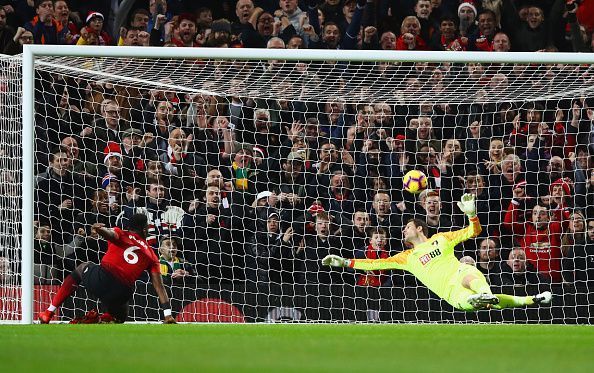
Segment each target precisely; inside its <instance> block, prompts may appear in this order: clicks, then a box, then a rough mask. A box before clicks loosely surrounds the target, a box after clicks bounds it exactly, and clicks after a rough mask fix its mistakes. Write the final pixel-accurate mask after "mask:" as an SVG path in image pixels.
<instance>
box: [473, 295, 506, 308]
mask: <svg viewBox="0 0 594 373" xmlns="http://www.w3.org/2000/svg"><path fill="white" fill-rule="evenodd" d="M468 303H469V304H470V305H471V306H472V307H474V308H476V309H482V308H490V307H491V305H493V304H497V303H499V298H497V297H496V296H494V295H493V294H487V293H480V294H472V295H471V296H469V297H468Z"/></svg>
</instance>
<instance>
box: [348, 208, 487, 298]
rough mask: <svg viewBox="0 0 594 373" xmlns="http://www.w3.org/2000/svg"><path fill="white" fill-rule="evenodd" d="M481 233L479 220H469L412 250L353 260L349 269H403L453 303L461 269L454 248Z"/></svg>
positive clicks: (432, 237) (434, 236)
mask: <svg viewBox="0 0 594 373" xmlns="http://www.w3.org/2000/svg"><path fill="white" fill-rule="evenodd" d="M480 232H481V224H480V222H479V220H478V217H474V218H471V219H470V225H469V226H468V227H466V228H464V229H461V230H458V231H454V232H447V233H438V234H435V235H433V236H431V238H429V239H428V240H427V241H425V242H423V243H422V244H419V245H417V246H415V247H414V248H413V249H410V250H406V251H403V252H401V253H398V254H396V255H394V256H392V257H389V258H386V259H352V260H351V261H350V266H351V267H352V268H355V269H362V270H366V271H371V270H377V269H403V270H405V271H408V272H410V273H412V274H413V275H415V277H416V278H417V279H419V281H421V282H422V283H423V284H424V285H425V286H427V287H428V288H429V290H431V291H433V292H434V293H435V294H437V295H438V296H439V297H441V298H442V299H445V300H446V301H448V303H450V304H451V302H450V299H449V298H450V295H451V293H452V290H453V289H455V285H459V284H457V283H454V282H453V280H455V278H456V274H457V272H458V270H459V268H460V262H459V261H458V259H456V256H455V255H454V247H455V246H456V245H457V244H459V243H460V242H462V241H466V240H467V239H469V238H472V237H476V236H477V235H478V234H479V233H480Z"/></svg>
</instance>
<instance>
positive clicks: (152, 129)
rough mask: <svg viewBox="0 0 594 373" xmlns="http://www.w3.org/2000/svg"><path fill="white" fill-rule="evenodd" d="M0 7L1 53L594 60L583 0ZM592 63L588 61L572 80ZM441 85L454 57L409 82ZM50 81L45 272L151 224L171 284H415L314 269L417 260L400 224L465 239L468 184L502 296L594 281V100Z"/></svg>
mask: <svg viewBox="0 0 594 373" xmlns="http://www.w3.org/2000/svg"><path fill="white" fill-rule="evenodd" d="M0 4H3V6H0V50H4V51H5V53H11V54H14V53H19V52H20V51H21V50H22V44H25V43H44V44H77V45H89V44H93V45H126V46H148V45H153V46H167V47H204V46H208V47H243V48H250V47H262V48H293V49H299V48H322V49H337V48H338V49H369V50H374V49H384V50H452V51H466V50H475V51H485V52H505V51H533V52H535V51H543V52H545V51H578V52H592V51H593V49H594V40H593V38H592V32H593V31H594V29H593V26H594V25H593V24H592V23H590V19H589V18H592V17H589V16H592V14H591V13H590V12H588V9H591V8H588V7H589V6H591V2H590V1H588V0H585V1H583V2H575V3H571V2H569V4H567V3H566V1H565V0H551V1H547V0H543V1H512V0H498V1H497V0H492V1H487V0H483V1H455V0H452V1H447V0H443V1H439V0H416V1H415V0H401V1H396V0H345V1H342V0H325V1H322V0H320V1H315V0H309V1H299V2H298V1H297V0H280V1H273V0H268V1H267V0H262V1H257V0H254V1H252V0H238V1H197V2H194V1H182V0H169V1H165V0H150V1H127V0H124V1H111V2H100V1H85V2H82V1H75V0H73V1H65V0H58V1H50V0H45V1H44V0H37V1H35V2H34V4H33V2H32V1H24V0H22V1H19V0H14V1H1V0H0ZM578 5H579V7H578ZM584 7H585V8H586V11H585V12H584V10H583V8H584ZM123 13H125V16H123V15H122V14H123ZM593 13H594V11H593ZM272 65H274V61H268V65H266V66H259V67H257V68H259V69H271V68H273V66H272ZM302 65H303V66H301V67H300V68H301V69H302V70H304V69H307V66H306V64H302ZM565 68H566V67H564V66H560V65H559V66H554V67H551V69H549V70H547V71H545V72H541V73H542V74H547V73H553V74H554V73H555V72H558V71H561V72H562V71H565ZM588 68H589V67H587V66H586V67H579V66H578V67H576V68H575V69H576V71H575V74H576V76H577V77H579V78H580V79H581V78H583V77H582V75H580V74H581V73H584V74H585V71H588ZM457 71H459V72H461V73H460V74H461V77H462V78H461V79H475V80H476V81H478V82H484V85H485V86H491V87H492V88H493V87H500V84H503V83H502V81H505V82H506V83H505V84H507V80H508V79H510V80H511V79H512V78H513V77H512V76H506V75H502V74H500V73H499V74H489V66H486V65H480V64H471V65H468V66H466V67H463V68H461V69H460V70H457ZM254 73H255V74H257V71H255V72H254ZM509 73H510V74H517V75H521V74H522V73H521V72H518V71H517V70H515V69H510V70H509ZM446 74H448V69H447V68H446V65H445V64H444V65H443V66H442V65H440V64H437V65H429V64H424V65H423V64H420V65H418V66H416V67H412V68H411V70H410V74H409V75H408V76H407V79H409V80H408V82H409V83H410V85H411V86H412V87H413V88H414V86H415V85H417V84H421V83H422V82H426V81H429V82H431V81H433V82H435V81H440V80H441V78H436V75H440V76H441V75H446ZM41 78H42V79H40V80H41V83H40V88H41V89H40V90H39V91H40V92H41V93H40V94H38V97H37V104H36V162H37V163H36V164H37V180H36V216H37V222H36V235H35V243H36V246H35V248H36V263H37V264H38V266H36V271H37V275H38V280H39V281H40V282H44V281H52V280H53V279H58V280H59V279H60V276H61V273H62V272H61V270H62V269H64V270H69V269H72V268H74V267H75V266H76V265H77V263H78V262H80V261H86V260H91V261H97V260H98V258H99V257H100V256H101V252H103V251H104V250H105V243H104V242H103V241H99V240H98V239H97V237H94V236H93V234H92V232H91V230H90V226H91V225H92V224H93V223H96V222H101V223H104V224H106V225H107V226H115V225H118V226H122V227H124V228H125V227H126V225H127V219H128V218H129V217H130V216H132V215H133V214H134V213H137V212H142V213H145V214H147V216H148V217H149V222H150V237H149V243H150V244H151V245H153V247H154V248H155V250H158V251H159V253H160V255H161V268H162V273H163V276H164V277H165V278H166V279H167V280H168V281H171V282H174V283H175V282H183V281H189V279H190V278H191V279H192V281H194V280H195V281H200V282H208V283H214V284H219V283H230V282H236V281H250V282H255V283H264V284H266V283H271V282H275V283H281V282H282V283H290V284H295V283H297V284H350V285H354V286H368V287H378V286H387V285H390V284H402V283H403V282H404V283H406V281H407V279H406V277H404V276H402V275H400V274H391V273H386V272H384V271H374V272H369V273H354V272H352V271H350V270H336V269H329V268H325V267H322V266H321V264H320V259H321V258H323V257H324V256H325V255H327V254H339V255H342V256H344V257H357V258H385V257H387V256H390V255H393V254H395V253H397V252H399V251H401V250H404V249H406V247H405V245H404V244H403V242H402V232H401V230H402V226H403V224H405V223H406V221H407V220H408V219H409V218H419V217H422V218H423V219H425V221H426V222H427V223H428V225H429V230H430V234H434V233H437V232H443V231H450V230H452V229H459V228H461V227H463V226H464V224H465V222H464V220H463V215H462V214H460V213H459V211H457V210H456V209H455V208H454V206H455V203H454V202H455V201H456V200H458V199H459V197H460V196H461V195H462V194H463V193H465V192H469V193H473V194H475V195H476V196H477V209H478V216H479V218H480V221H481V223H482V225H483V226H484V230H483V233H482V234H481V237H480V238H479V239H478V240H476V241H469V242H467V243H466V244H465V245H464V247H463V248H462V250H461V251H460V254H461V255H467V256H468V257H465V259H464V261H466V262H467V263H474V265H476V266H477V268H479V269H480V270H481V271H482V272H484V273H485V275H486V276H487V278H488V280H489V281H490V283H491V284H492V285H512V286H524V285H526V284H546V283H553V284H556V283H558V284H561V283H564V284H575V283H580V284H582V285H583V284H586V285H588V286H592V284H593V283H594V146H593V145H592V143H593V142H592V138H593V136H594V127H593V125H594V98H593V97H575V98H574V99H561V100H543V101H542V102H541V101H537V102H519V101H518V102H510V101H505V102H497V103H485V104H478V103H475V104H470V103H469V104H443V103H432V102H420V103H418V104H415V105H412V104H410V105H409V104H395V103H393V102H383V101H382V102H377V101H374V100H373V96H370V97H368V99H369V101H368V102H365V101H359V102H358V103H352V102H348V101H344V100H331V101H330V100H329V102H319V103H311V102H307V103H306V102H299V100H298V99H294V98H284V97H282V96H279V98H278V99H276V100H263V99H259V98H257V97H244V96H233V97H228V98H223V97H216V96H210V95H203V94H185V93H182V92H174V91H170V90H166V89H152V90H148V89H136V88H131V87H125V86H120V85H117V84H113V82H111V83H105V82H103V83H102V82H95V81H86V80H82V79H73V78H70V77H64V76H59V75H56V74H41ZM516 78H517V76H516ZM163 83H167V82H163ZM416 89H419V88H418V87H416ZM412 169H417V170H422V171H423V172H424V173H425V174H426V175H427V176H428V179H429V188H428V189H427V190H426V191H424V192H423V193H421V194H420V195H418V196H413V195H411V194H409V193H405V192H403V191H402V183H401V179H402V176H403V175H404V173H406V172H407V171H409V170H412Z"/></svg>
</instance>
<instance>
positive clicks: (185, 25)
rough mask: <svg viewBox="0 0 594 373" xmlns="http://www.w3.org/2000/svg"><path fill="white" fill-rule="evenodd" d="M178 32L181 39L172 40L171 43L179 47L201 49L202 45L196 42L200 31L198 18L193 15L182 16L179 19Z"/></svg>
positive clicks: (174, 38)
mask: <svg viewBox="0 0 594 373" xmlns="http://www.w3.org/2000/svg"><path fill="white" fill-rule="evenodd" d="M176 29H177V32H178V33H179V38H177V37H173V38H171V42H172V43H173V44H175V45H176V46H178V47H199V46H200V45H199V44H198V42H197V41H196V34H197V33H198V29H197V28H196V18H194V16H193V15H191V14H186V13H184V14H181V15H180V16H179V17H178V19H177V26H176Z"/></svg>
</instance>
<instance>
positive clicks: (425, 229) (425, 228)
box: [406, 219, 429, 237]
mask: <svg viewBox="0 0 594 373" xmlns="http://www.w3.org/2000/svg"><path fill="white" fill-rule="evenodd" d="M411 221H412V222H413V224H414V225H415V227H422V228H423V234H424V235H425V237H427V236H428V235H429V226H427V223H425V222H424V221H422V220H421V219H410V220H409V221H407V222H406V224H408V223H410V222H411Z"/></svg>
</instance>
